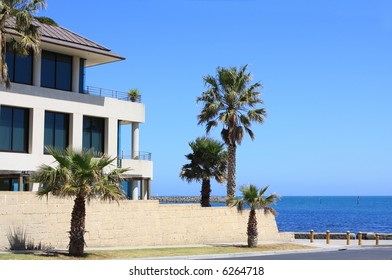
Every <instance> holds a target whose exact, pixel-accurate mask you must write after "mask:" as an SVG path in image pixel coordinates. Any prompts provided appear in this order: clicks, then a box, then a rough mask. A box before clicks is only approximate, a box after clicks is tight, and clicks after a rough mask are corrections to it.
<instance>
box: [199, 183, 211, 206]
mask: <svg viewBox="0 0 392 280" xmlns="http://www.w3.org/2000/svg"><path fill="white" fill-rule="evenodd" d="M210 193H211V183H210V178H208V179H203V181H202V184H201V200H200V204H201V207H211V204H210Z"/></svg>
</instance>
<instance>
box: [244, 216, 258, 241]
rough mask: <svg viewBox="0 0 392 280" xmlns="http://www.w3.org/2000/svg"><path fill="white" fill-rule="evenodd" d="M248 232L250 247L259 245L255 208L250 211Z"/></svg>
mask: <svg viewBox="0 0 392 280" xmlns="http://www.w3.org/2000/svg"><path fill="white" fill-rule="evenodd" d="M246 234H247V235H248V247H257V236H258V232H257V219H256V211H255V209H251V210H250V213H249V220H248V229H247V232H246Z"/></svg>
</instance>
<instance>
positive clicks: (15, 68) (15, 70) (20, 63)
mask: <svg viewBox="0 0 392 280" xmlns="http://www.w3.org/2000/svg"><path fill="white" fill-rule="evenodd" d="M6 61H7V66H8V77H9V79H10V81H11V82H15V83H20V84H27V85H31V84H33V55H32V54H31V52H30V53H29V54H28V55H21V54H18V53H15V52H14V51H11V50H7V54H6Z"/></svg>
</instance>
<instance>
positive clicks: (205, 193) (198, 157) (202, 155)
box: [180, 137, 227, 207]
mask: <svg viewBox="0 0 392 280" xmlns="http://www.w3.org/2000/svg"><path fill="white" fill-rule="evenodd" d="M189 146H190V147H191V149H192V153H189V154H187V155H185V157H186V158H187V159H188V160H190V163H187V164H184V165H183V167H182V169H181V173H180V177H181V179H183V180H187V181H188V182H191V181H198V182H199V181H202V184H201V200H200V203H201V206H202V207H211V204H210V193H211V178H212V177H214V178H215V180H216V181H217V182H218V183H223V182H224V181H225V180H226V169H227V153H226V151H223V146H224V144H223V143H220V142H219V141H216V140H214V139H211V138H208V137H198V138H197V139H196V141H193V142H190V143H189Z"/></svg>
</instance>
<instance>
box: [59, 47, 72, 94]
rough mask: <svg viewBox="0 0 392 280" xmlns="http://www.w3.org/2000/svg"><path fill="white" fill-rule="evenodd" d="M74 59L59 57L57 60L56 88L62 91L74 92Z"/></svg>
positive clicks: (65, 56)
mask: <svg viewBox="0 0 392 280" xmlns="http://www.w3.org/2000/svg"><path fill="white" fill-rule="evenodd" d="M71 84H72V57H70V56H67V55H61V54H58V55H57V60H56V88H57V89H61V90H68V91H71V90H72V86H71Z"/></svg>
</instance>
